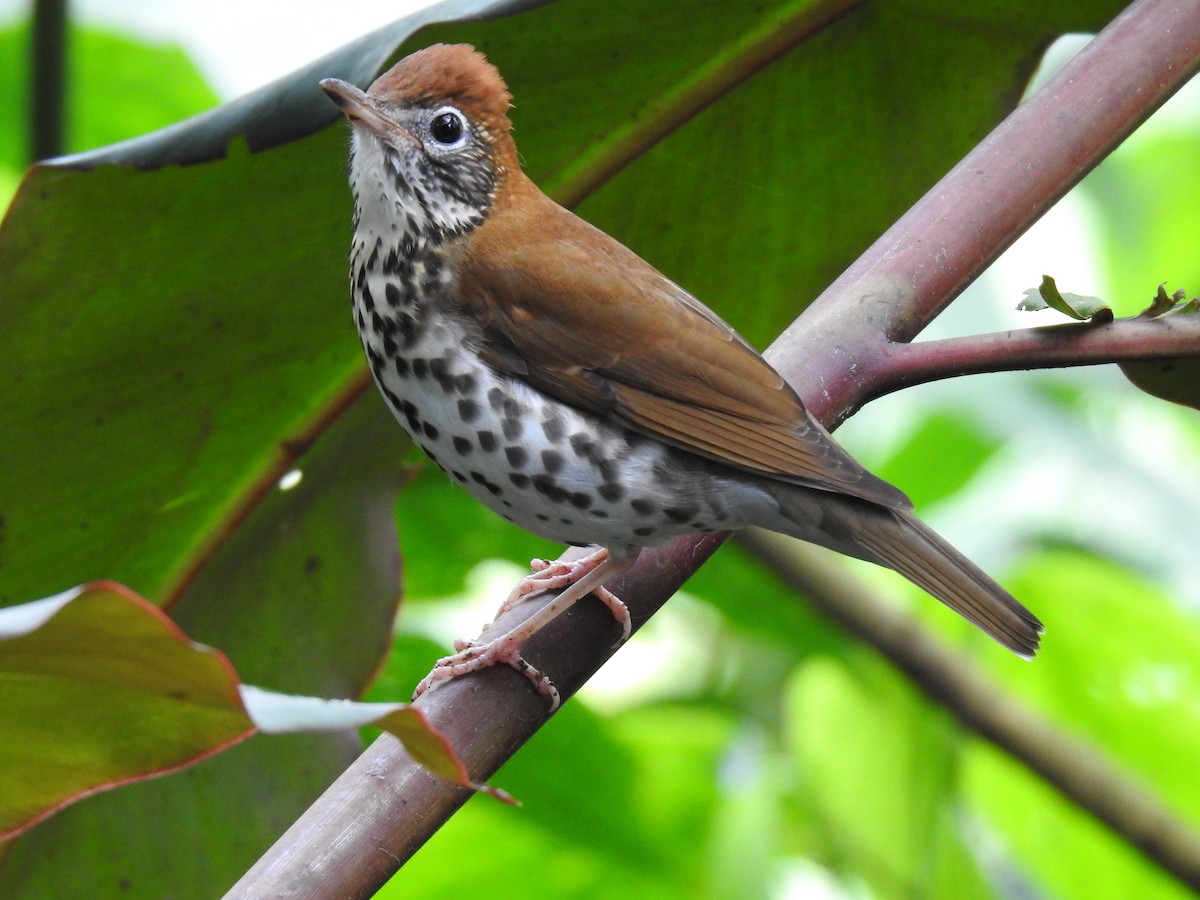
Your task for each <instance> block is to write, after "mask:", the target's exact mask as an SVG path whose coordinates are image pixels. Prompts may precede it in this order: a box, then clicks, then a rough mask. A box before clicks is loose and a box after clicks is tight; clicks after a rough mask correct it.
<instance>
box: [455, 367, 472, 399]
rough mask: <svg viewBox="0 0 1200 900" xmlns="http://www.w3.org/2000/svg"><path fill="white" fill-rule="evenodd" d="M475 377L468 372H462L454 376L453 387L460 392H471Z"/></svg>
mask: <svg viewBox="0 0 1200 900" xmlns="http://www.w3.org/2000/svg"><path fill="white" fill-rule="evenodd" d="M476 381H477V380H476V378H475V376H474V375H472V374H471V373H470V372H464V373H463V374H462V375H456V376H455V377H454V389H455V390H456V391H458V392H459V393H460V394H472V393H474V392H475V385H476Z"/></svg>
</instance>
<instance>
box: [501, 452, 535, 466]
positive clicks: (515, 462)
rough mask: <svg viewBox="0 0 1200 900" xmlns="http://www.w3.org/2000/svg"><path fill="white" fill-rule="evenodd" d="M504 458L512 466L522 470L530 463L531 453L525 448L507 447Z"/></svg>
mask: <svg viewBox="0 0 1200 900" xmlns="http://www.w3.org/2000/svg"><path fill="white" fill-rule="evenodd" d="M504 458H505V459H507V460H508V464H509V465H510V466H515V467H516V468H518V469H520V468H522V467H524V466H525V464H526V463H528V462H529V451H527V450H526V449H525V448H524V447H505V448H504Z"/></svg>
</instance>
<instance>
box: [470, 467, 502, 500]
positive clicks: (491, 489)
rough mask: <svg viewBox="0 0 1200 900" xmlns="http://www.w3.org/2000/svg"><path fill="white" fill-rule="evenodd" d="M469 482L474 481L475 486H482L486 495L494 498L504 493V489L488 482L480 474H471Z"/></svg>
mask: <svg viewBox="0 0 1200 900" xmlns="http://www.w3.org/2000/svg"><path fill="white" fill-rule="evenodd" d="M471 480H472V481H474V482H475V483H476V484H479V485H482V486H483V487H484V488H486V489H487V491H488V493H490V494H492V495H493V496H495V497H499V496H500V495H501V494H502V493H504V489H503V488H501V487H500V485H498V484H496V483H494V482H492V481H489V480H488V479H487V477H486V476H485V475H484V474H483V473H482V472H472V473H471Z"/></svg>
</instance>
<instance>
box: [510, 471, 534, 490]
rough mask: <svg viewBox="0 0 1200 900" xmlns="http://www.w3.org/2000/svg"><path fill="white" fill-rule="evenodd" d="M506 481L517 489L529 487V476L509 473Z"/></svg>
mask: <svg viewBox="0 0 1200 900" xmlns="http://www.w3.org/2000/svg"><path fill="white" fill-rule="evenodd" d="M508 480H509V481H511V482H512V483H513V485H514V486H515V487H519V488H527V487H529V476H528V475H522V474H521V473H520V472H509V473H508Z"/></svg>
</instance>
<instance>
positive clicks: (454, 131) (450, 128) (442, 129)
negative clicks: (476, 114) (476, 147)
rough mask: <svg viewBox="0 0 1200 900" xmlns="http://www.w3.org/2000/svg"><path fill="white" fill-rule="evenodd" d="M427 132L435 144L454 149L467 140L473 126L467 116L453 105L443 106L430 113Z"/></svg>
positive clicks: (426, 127) (426, 124)
mask: <svg viewBox="0 0 1200 900" xmlns="http://www.w3.org/2000/svg"><path fill="white" fill-rule="evenodd" d="M425 132H426V134H427V135H428V136H429V140H430V141H431V142H432V143H433V144H434V145H435V146H437V147H441V148H443V149H446V150H453V149H454V148H456V147H460V146H462V144H464V143H465V142H466V140H467V136H468V135H469V134H470V133H471V127H470V125H469V124H468V122H467V117H466V116H464V115H463V114H462V113H461V112H460V111H459V110H457V109H455V108H454V107H453V106H441V107H438V108H437V109H435V110H434V111H433V112H432V113H431V114H430V116H429V119H428V120H427V121H426V123H425Z"/></svg>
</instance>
